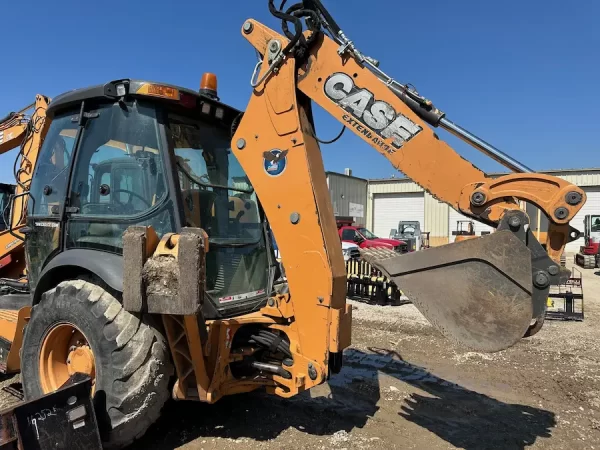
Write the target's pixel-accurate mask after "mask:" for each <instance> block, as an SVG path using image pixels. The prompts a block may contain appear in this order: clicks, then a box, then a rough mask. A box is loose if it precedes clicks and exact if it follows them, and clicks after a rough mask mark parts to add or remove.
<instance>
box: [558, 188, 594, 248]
mask: <svg viewBox="0 0 600 450" xmlns="http://www.w3.org/2000/svg"><path fill="white" fill-rule="evenodd" d="M582 189H583V190H584V191H585V193H586V195H587V201H586V202H585V205H583V208H581V211H579V212H578V213H577V215H576V216H575V217H574V218H573V220H571V226H572V227H574V228H577V229H578V230H579V231H581V236H582V237H581V238H579V239H577V240H576V241H573V242H570V243H568V244H567V247H566V251H568V252H577V251H579V247H581V246H582V245H583V244H584V241H583V230H584V228H583V219H584V217H585V216H586V215H590V216H591V215H594V214H600V188H599V187H593V188H592V187H587V188H586V187H582Z"/></svg>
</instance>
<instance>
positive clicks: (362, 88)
mask: <svg viewBox="0 0 600 450" xmlns="http://www.w3.org/2000/svg"><path fill="white" fill-rule="evenodd" d="M272 12H273V11H272ZM278 17H279V16H278ZM242 34H243V35H244V37H245V38H246V39H248V41H249V42H250V43H251V44H252V45H253V46H254V47H255V48H256V50H257V51H258V53H259V54H260V55H262V64H259V65H257V70H255V72H258V73H255V74H254V75H253V81H252V86H253V87H254V93H253V95H252V98H251V100H250V102H249V104H248V108H247V109H246V112H245V115H244V117H243V118H242V120H241V122H240V125H239V127H238V128H237V131H236V132H235V135H234V137H233V140H232V148H233V149H234V151H235V152H236V156H237V158H238V159H239V161H240V163H241V164H242V166H243V168H244V170H245V171H246V173H247V174H248V176H249V177H250V180H251V182H252V184H253V186H254V187H255V189H256V192H257V194H258V196H259V198H260V199H261V203H262V205H263V206H264V208H265V212H266V214H267V217H268V219H269V222H270V224H271V227H272V229H273V231H274V234H275V237H276V239H277V243H278V245H279V248H280V252H281V255H282V257H283V258H282V259H283V264H284V266H285V268H286V275H287V277H288V282H289V286H290V292H291V293H292V295H293V296H301V297H302V298H303V299H304V298H307V300H306V301H304V300H303V301H302V302H299V303H298V302H295V306H294V307H295V314H296V319H297V321H298V329H299V330H300V337H299V338H300V341H301V343H302V342H304V343H303V344H301V345H302V346H303V348H304V351H303V354H304V355H306V354H312V353H313V352H312V351H311V349H310V348H308V349H307V348H305V347H304V345H307V346H310V345H316V343H315V339H314V338H315V337H316V335H317V334H318V331H317V328H316V327H311V326H310V325H309V324H310V323H311V322H313V323H314V320H317V321H318V319H315V314H316V312H315V311H319V312H322V313H323V314H324V315H325V316H323V320H324V321H327V320H328V319H326V317H327V314H331V312H329V313H328V312H327V309H329V310H330V311H332V310H339V309H341V308H344V307H345V305H344V303H345V302H344V298H345V293H344V291H345V279H344V278H345V271H344V267H343V259H342V258H341V251H340V248H339V247H340V246H339V237H338V235H337V233H336V225H335V221H334V218H333V208H332V205H331V200H330V198H329V192H328V189H327V184H326V180H325V174H324V168H323V163H322V158H321V154H320V149H319V147H318V143H317V140H316V137H315V131H314V126H313V123H312V113H311V108H310V100H312V101H314V102H315V103H317V104H319V105H320V106H321V107H323V108H324V109H325V110H326V111H328V112H329V113H330V114H331V115H332V116H334V117H336V118H337V119H338V120H339V121H340V122H341V123H342V124H343V125H344V126H345V127H347V128H349V129H351V130H352V131H353V132H354V133H355V134H357V135H358V136H359V137H361V138H362V139H363V140H364V141H365V142H367V143H368V144H369V145H371V146H372V147H374V148H375V149H376V150H377V151H378V152H380V153H381V154H383V155H384V156H385V157H386V158H387V159H388V160H389V161H390V162H391V163H392V165H393V166H394V167H395V168H397V169H398V170H400V171H402V172H403V173H404V174H406V175H407V176H408V177H409V178H411V179H412V180H413V181H414V182H416V183H417V184H419V185H420V186H421V187H423V189H424V190H426V191H427V192H429V193H430V194H431V195H433V196H434V197H435V198H437V199H438V200H440V201H443V202H445V203H447V204H448V205H450V206H451V207H453V208H455V209H456V210H459V211H461V212H462V213H463V214H465V215H467V216H470V217H473V218H475V219H477V220H479V221H482V222H485V223H487V224H490V225H492V226H494V227H495V228H496V229H497V231H496V232H495V233H492V234H491V235H489V236H483V237H481V238H477V239H474V240H473V241H474V242H472V243H467V242H460V243H455V244H450V245H447V246H443V247H441V248H439V249H435V251H431V250H428V251H427V252H426V255H413V254H409V255H401V256H400V255H397V254H394V253H393V252H391V253H390V252H385V251H379V250H375V251H373V252H370V253H369V252H366V253H364V255H363V256H364V257H365V258H366V259H368V260H369V261H371V263H372V264H373V265H375V266H376V267H377V268H379V269H380V270H382V271H383V272H384V274H386V275H387V276H388V277H389V278H391V279H393V280H394V281H396V283H397V284H398V285H401V286H402V287H403V290H404V291H405V292H409V293H410V294H411V295H410V297H411V300H413V303H415V305H416V306H417V307H418V308H419V309H420V310H421V312H422V313H423V314H424V315H425V316H426V317H427V318H428V319H429V320H430V322H432V323H433V324H434V325H436V326H437V327H438V328H439V329H440V330H441V331H442V332H443V333H444V334H446V335H447V336H449V337H450V338H452V339H455V340H457V341H460V342H462V343H466V344H467V345H469V346H471V347H472V348H475V349H479V350H484V351H495V350H500V349H502V348H507V347H509V346H511V345H513V344H514V343H515V342H516V341H517V340H518V339H520V338H521V337H522V336H523V334H524V333H525V331H526V330H527V328H528V326H529V325H530V322H531V319H532V318H533V319H536V318H538V319H539V318H540V317H542V316H543V314H544V312H545V301H546V298H547V293H548V289H549V286H550V285H551V284H557V283H559V282H560V280H561V279H563V278H565V276H566V275H567V273H566V271H565V270H564V269H560V268H559V260H560V255H561V254H562V251H563V249H564V246H565V244H566V243H567V242H568V241H570V240H572V239H574V238H576V237H577V236H576V235H577V232H576V230H573V229H572V228H570V227H569V221H570V220H571V219H572V218H573V216H574V215H575V214H576V213H577V212H578V211H579V210H580V209H581V207H582V206H583V204H584V202H585V198H586V197H585V193H584V191H583V190H582V189H580V188H579V187H577V186H574V185H572V184H570V183H568V182H566V181H564V180H562V179H559V178H556V177H552V176H549V175H545V174H538V173H512V174H509V175H505V176H501V177H498V178H492V177H488V176H487V175H486V174H485V173H484V172H482V171H481V170H480V169H478V168H477V167H475V166H474V165H473V164H471V163H470V162H469V161H467V160H465V159H463V158H462V157H461V156H460V155H458V154H457V153H456V152H455V151H454V150H453V149H452V148H451V147H450V146H449V145H448V144H447V143H445V142H444V141H442V140H440V139H439V138H438V136H437V135H436V134H435V133H434V132H433V130H432V129H431V128H430V127H429V126H428V123H430V124H433V125H434V126H436V125H442V126H444V127H451V126H450V124H452V122H450V121H448V120H447V119H445V117H444V114H443V113H441V112H440V111H438V110H437V109H435V108H433V107H432V105H431V108H430V111H432V113H431V115H429V116H428V114H427V113H423V112H422V111H420V110H419V108H420V105H423V104H426V105H427V104H429V103H426V102H425V101H423V100H422V98H421V97H418V96H417V95H416V94H414V93H409V92H408V91H405V92H404V93H403V91H401V90H398V89H397V88H392V86H393V85H392V83H391V82H386V83H383V82H382V80H381V76H379V75H380V74H378V73H377V71H373V70H371V69H372V67H371V68H368V67H366V65H365V61H371V60H367V59H366V58H365V57H363V56H362V55H360V53H358V52H357V51H355V49H354V47H353V46H352V45H351V43H349V41H345V42H346V43H345V45H340V44H339V42H337V43H336V42H335V41H334V40H332V39H331V38H330V37H328V36H327V35H326V34H324V33H322V32H318V31H314V30H313V31H306V32H305V33H304V34H303V36H304V39H303V41H304V42H305V43H306V44H307V45H306V48H305V52H304V54H300V53H299V52H295V51H293V48H294V46H293V45H292V46H290V40H289V39H288V38H287V37H284V36H282V35H280V34H279V33H276V32H275V31H273V30H271V29H269V28H268V27H266V26H264V25H262V24H261V23H259V22H256V21H254V20H248V21H246V23H245V24H244V25H243V27H242ZM287 34H288V35H289V34H291V33H287ZM296 42H299V41H298V40H296ZM290 48H291V50H290ZM357 55H358V56H357ZM359 56H360V57H359ZM369 64H371V62H369ZM259 68H260V69H259ZM414 98H417V99H418V101H416V100H414ZM411 102H412V103H411ZM415 102H416V103H417V105H416V106H415V104H414V103H415ZM409 105H410V106H409ZM429 105H430V104H429ZM424 118H425V119H428V120H427V121H426V120H424ZM454 128H455V130H454V132H455V133H458V134H463V135H465V136H463V137H464V138H465V140H466V141H469V140H472V141H477V139H478V138H474V137H473V136H472V135H468V134H467V133H465V132H464V130H462V129H460V127H457V126H455V127H454ZM471 138H474V139H471ZM471 143H473V144H474V145H475V146H476V147H478V148H480V149H482V150H484V151H486V152H491V153H492V154H493V155H492V156H494V150H495V149H493V147H491V146H489V144H486V143H485V142H483V141H481V140H479V143H477V142H471ZM270 154H273V155H279V156H278V158H280V159H281V160H280V161H279V164H278V168H279V169H278V170H275V171H273V172H271V171H270V169H271V165H270V163H269V162H268V161H271V160H272V159H273V158H272V157H269V158H267V156H270ZM495 157H496V158H498V159H500V160H502V161H504V163H506V164H505V165H508V166H509V167H513V168H514V169H515V170H521V171H522V172H524V171H526V170H527V168H526V167H525V166H522V165H519V164H518V163H517V162H515V161H514V160H511V159H510V158H508V157H507V156H506V155H504V154H502V153H501V152H499V151H496V153H495ZM281 166H283V169H281ZM304 186H306V187H307V189H300V187H304ZM520 201H526V202H530V203H532V204H535V205H536V206H538V207H539V208H540V209H541V210H542V211H544V213H545V214H546V215H548V216H549V218H550V227H549V232H548V240H547V242H546V243H545V244H546V250H544V248H542V246H541V245H540V244H539V243H538V242H537V240H536V239H535V238H534V237H533V235H532V234H531V231H530V230H529V227H528V223H529V218H528V216H527V214H526V213H525V212H524V211H523V210H522V209H521V208H520V203H519V202H520ZM292 236H293V238H292ZM309 274H310V278H311V280H313V281H314V282H311V284H310V286H308V285H306V283H305V280H306V279H308V278H309ZM315 274H316V275H315ZM448 278H452V280H453V283H446V282H445V281H444V280H445V279H448ZM444 296H447V297H449V298H455V299H457V300H456V301H455V303H454V304H452V302H449V303H448V304H449V305H450V306H448V305H439V304H435V303H436V302H439V299H440V298H444ZM458 299H460V302H459V301H458ZM313 301H316V302H317V306H318V307H317V308H315V307H314V305H313V304H312V302H313ZM453 306H454V309H453ZM457 309H458V310H459V311H460V313H459V314H457V311H456V310H457ZM461 315H464V317H462V316H461ZM302 324H304V326H303V325H302ZM309 329H310V330H312V333H311V336H310V337H309V336H305V338H304V340H303V336H302V330H309ZM327 332H328V333H329V336H330V338H332V337H334V336H335V335H336V333H338V332H339V330H336V329H334V328H332V327H329V329H328V330H327ZM323 338H325V336H323ZM314 350H315V352H316V351H317V347H315V349H314ZM330 352H335V348H334V349H330ZM316 355H317V353H315V356H314V357H315V358H318V356H316Z"/></svg>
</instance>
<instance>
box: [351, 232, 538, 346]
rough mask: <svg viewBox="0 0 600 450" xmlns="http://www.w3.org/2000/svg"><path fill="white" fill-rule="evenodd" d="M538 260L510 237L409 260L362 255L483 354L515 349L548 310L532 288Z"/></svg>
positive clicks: (499, 235) (438, 323) (382, 253)
mask: <svg viewBox="0 0 600 450" xmlns="http://www.w3.org/2000/svg"><path fill="white" fill-rule="evenodd" d="M538 245H539V243H538ZM533 254H534V253H532V251H530V249H529V248H528V246H527V245H525V243H524V242H523V241H521V240H520V239H519V238H518V237H517V236H515V235H514V234H513V233H512V232H510V231H496V232H495V233H492V234H489V235H486V236H482V237H478V238H476V239H469V240H465V241H462V242H457V243H453V244H447V245H443V246H440V247H433V248H430V249H427V250H424V251H420V252H413V253H407V254H404V255H398V254H397V253H395V252H393V251H390V250H386V249H368V250H365V251H363V252H362V255H363V258H364V259H366V260H367V261H368V262H370V263H371V264H372V265H373V266H375V267H376V268H378V269H379V270H381V271H382V272H383V273H384V274H385V275H386V276H387V277H388V278H389V279H391V280H392V281H394V283H396V284H397V285H398V286H399V287H400V288H401V289H402V291H403V292H404V293H405V294H406V295H407V296H408V298H409V299H410V300H411V301H412V302H413V304H414V305H415V306H416V307H417V308H418V309H419V311H420V312H421V313H422V314H423V315H424V316H425V317H426V318H427V320H429V322H431V323H432V324H433V325H434V326H435V327H436V328H437V329H439V330H440V331H441V332H442V333H443V334H444V335H445V336H447V337H448V338H450V339H451V340H453V341H456V342H458V343H459V344H462V345H465V346H467V347H470V348H472V349H473V350H476V351H483V352H495V351H499V350H503V349H506V348H508V347H510V346H512V345H514V344H515V343H516V342H517V341H518V340H519V339H521V338H522V337H523V335H524V334H525V332H526V331H527V329H528V327H529V325H530V324H531V321H532V318H533V317H537V316H538V314H539V311H540V310H541V311H543V310H544V305H543V304H538V303H540V302H542V303H543V302H544V299H543V298H542V297H543V295H536V292H534V290H535V288H534V286H533V282H532V255H533ZM546 256H547V255H546Z"/></svg>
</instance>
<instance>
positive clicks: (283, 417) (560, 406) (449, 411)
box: [0, 258, 600, 450]
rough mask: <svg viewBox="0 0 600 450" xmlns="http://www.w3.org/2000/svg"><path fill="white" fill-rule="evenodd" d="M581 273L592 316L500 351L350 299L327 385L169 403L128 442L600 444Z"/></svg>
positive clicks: (597, 373)
mask: <svg viewBox="0 0 600 450" xmlns="http://www.w3.org/2000/svg"><path fill="white" fill-rule="evenodd" d="M570 259H571V258H570ZM571 260H572V259H571ZM583 273H584V280H583V286H584V293H585V301H586V303H585V314H586V316H585V321H583V322H562V321H560V322H559V321H547V322H546V324H545V325H544V327H543V329H542V331H540V332H539V333H538V334H537V335H535V336H533V337H532V338H529V339H523V340H522V341H521V342H519V343H518V344H517V345H515V346H514V347H512V348H510V349H508V350H506V351H503V352H499V353H494V354H481V353H474V352H469V351H467V350H465V349H464V348H459V347H458V346H456V345H453V344H452V343H450V342H449V341H448V340H446V339H445V338H444V337H442V336H441V335H440V334H439V333H438V332H437V331H436V330H434V329H433V328H432V327H431V326H430V325H429V323H428V322H427V321H426V320H425V319H424V318H423V317H422V316H421V314H420V313H419V312H418V311H417V310H416V309H415V308H414V306H412V305H410V304H406V305H403V306H386V307H381V306H372V305H367V304H364V303H360V302H354V301H352V302H351V303H352V304H353V305H354V307H355V309H354V311H353V314H354V324H353V326H354V329H353V344H352V347H351V348H350V349H348V350H347V351H346V353H345V359H344V368H343V370H342V371H341V373H339V374H338V375H335V376H334V377H332V379H331V380H330V381H329V383H328V384H325V385H322V386H319V387H317V388H315V389H313V390H311V391H310V392H305V393H304V394H302V395H300V396H297V397H296V398H294V399H291V400H284V399H279V398H275V397H272V396H267V395H266V394H261V393H252V394H247V395H240V396H234V397H229V398H225V399H223V400H221V401H219V402H218V403H217V404H215V405H205V404H199V403H192V402H189V403H188V402H180V403H176V402H171V403H169V404H168V405H167V406H166V407H165V410H164V413H163V415H162V418H161V419H160V420H159V421H158V422H157V423H156V425H155V426H153V427H152V429H151V430H150V431H149V432H148V433H147V434H146V435H145V436H144V437H143V438H142V439H141V440H140V441H138V442H137V443H136V444H134V445H133V446H132V447H131V449H132V450H133V449H174V448H181V449H194V450H196V449H206V450H208V449H231V448H261V449H262V448H264V449H284V448H285V449H300V448H302V449H339V450H342V449H358V448H360V449H395V448H402V449H405V448H417V449H447V448H465V449H487V448H490V449H491V448H502V449H522V448H525V447H531V448H535V449H595V448H596V449H600V326H599V321H600V271H599V270H598V269H596V270H586V271H583ZM16 380H17V378H12V379H9V380H5V381H4V382H3V383H2V385H8V384H10V383H14V382H15V381H16ZM11 401H15V400H14V397H12V396H11V395H10V394H9V393H7V392H4V391H0V402H2V403H3V404H4V405H6V404H7V402H11Z"/></svg>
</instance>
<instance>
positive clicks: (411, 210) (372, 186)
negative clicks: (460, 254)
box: [365, 168, 600, 251]
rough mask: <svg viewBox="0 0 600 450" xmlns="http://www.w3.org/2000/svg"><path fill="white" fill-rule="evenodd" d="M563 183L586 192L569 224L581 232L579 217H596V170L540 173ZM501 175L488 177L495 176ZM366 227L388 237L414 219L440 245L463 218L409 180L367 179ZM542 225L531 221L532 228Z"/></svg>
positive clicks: (478, 227) (574, 245) (599, 189)
mask: <svg viewBox="0 0 600 450" xmlns="http://www.w3.org/2000/svg"><path fill="white" fill-rule="evenodd" d="M544 173H548V174H551V175H554V176H557V177H559V178H562V179H564V180H567V181H569V182H571V183H573V184H576V185H577V186H580V187H581V188H583V189H584V190H585V191H586V194H587V202H586V204H585V205H584V207H583V208H582V209H581V211H580V212H579V213H578V214H577V216H575V218H574V220H573V221H571V225H572V226H574V227H575V228H577V229H579V230H580V231H581V232H583V217H584V216H585V215H586V214H600V168H596V169H572V170H553V171H548V172H544ZM498 175H501V174H492V175H491V176H498ZM366 209H367V211H366V221H365V222H366V226H367V227H368V228H370V229H371V230H372V231H373V232H374V233H375V234H376V235H378V236H381V237H387V236H389V233H390V230H391V229H392V228H397V226H398V222H399V221H401V220H418V221H419V222H420V223H421V229H422V230H423V231H429V232H430V233H431V235H430V236H431V244H432V245H442V244H447V243H448V242H452V240H453V238H454V236H452V231H453V230H455V229H456V222H457V220H461V219H466V217H464V216H462V215H461V214H460V213H459V212H457V211H455V210H454V209H453V208H450V207H449V206H448V205H446V204H445V203H442V202H439V201H437V200H436V199H434V198H433V197H432V196H431V195H430V194H428V193H427V192H424V191H423V189H422V188H421V187H419V186H418V185H417V184H415V183H413V182H412V181H411V180H410V179H409V178H391V179H383V180H368V184H367V208H366ZM536 220H537V221H538V223H541V222H543V221H542V220H541V219H538V218H532V227H535V226H536V224H535V222H536ZM487 230H490V227H488V226H487V225H484V224H482V223H479V222H476V224H475V232H476V234H477V235H480V234H481V232H482V231H487ZM582 244H583V238H580V239H578V240H577V241H574V242H571V243H570V244H568V245H567V251H576V250H577V249H578V248H579V246H580V245H582Z"/></svg>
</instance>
